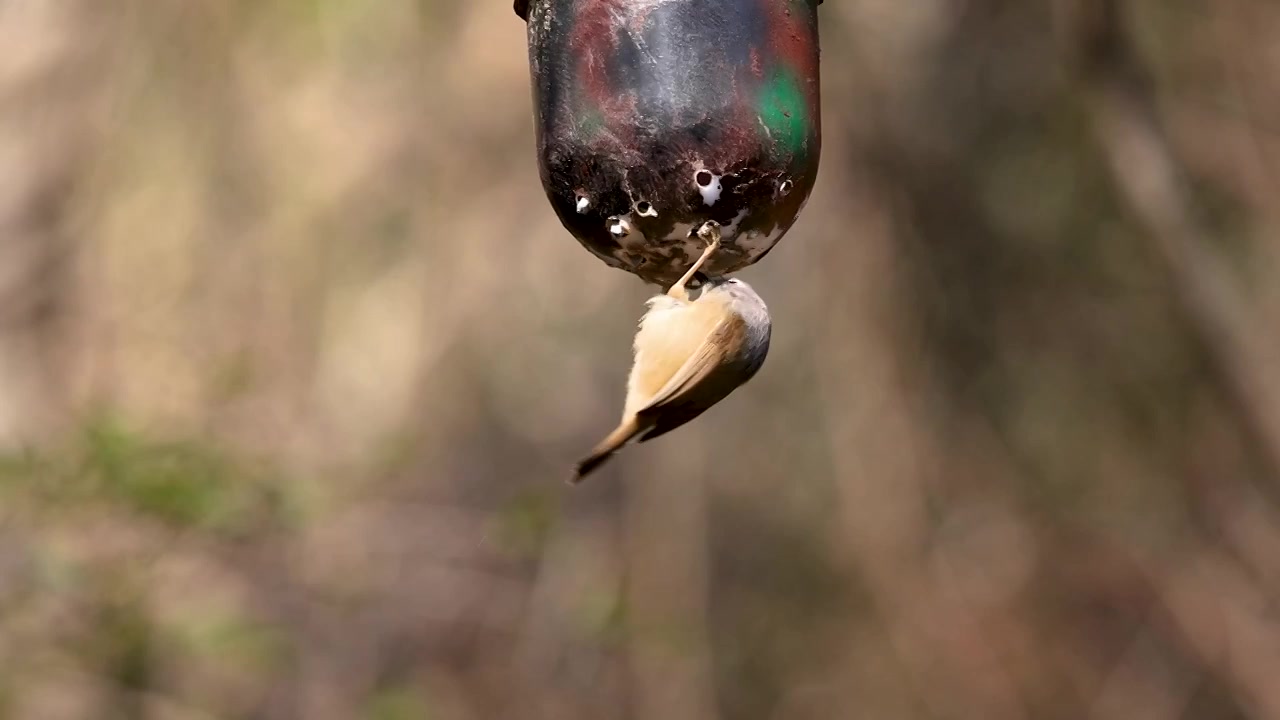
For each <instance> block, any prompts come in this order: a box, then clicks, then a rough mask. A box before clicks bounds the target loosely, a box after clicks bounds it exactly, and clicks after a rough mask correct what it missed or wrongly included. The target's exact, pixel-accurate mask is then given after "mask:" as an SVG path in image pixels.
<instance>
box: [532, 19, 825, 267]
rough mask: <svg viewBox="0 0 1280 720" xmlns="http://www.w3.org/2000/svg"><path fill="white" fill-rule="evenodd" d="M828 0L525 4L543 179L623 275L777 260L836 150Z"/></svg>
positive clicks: (558, 208) (562, 211)
mask: <svg viewBox="0 0 1280 720" xmlns="http://www.w3.org/2000/svg"><path fill="white" fill-rule="evenodd" d="M820 2H821V0H516V3H515V10H516V13H517V14H518V15H519V16H520V17H521V18H524V19H525V20H526V21H527V23H528V40H529V66H530V71H531V75H532V81H533V100H534V109H535V114H536V131H537V145H538V167H539V170H540V174H541V177H542V185H543V188H544V189H545V190H546V193H547V197H548V199H549V200H550V201H551V205H552V207H553V208H554V209H555V212H556V215H557V216H559V218H560V221H561V222H562V223H563V224H564V226H565V228H567V229H568V230H569V232H571V233H572V234H573V235H574V237H576V238H577V239H578V241H579V242H581V243H582V245H583V246H584V247H586V248H587V249H588V250H590V251H591V252H592V253H594V254H595V255H596V256H597V257H599V258H600V259H602V260H604V261H605V262H606V263H608V264H609V265H611V266H613V267H616V268H620V269H622V270H626V271H627V272H630V273H633V274H635V275H637V276H639V277H640V278H641V279H643V280H645V281H647V282H651V283H656V284H659V285H663V286H667V285H670V284H671V283H672V282H674V281H675V280H676V279H678V278H679V277H680V275H681V274H682V273H683V272H684V271H685V270H686V269H687V268H688V267H689V266H690V265H691V264H692V263H693V262H694V260H695V259H697V258H698V257H699V255H700V254H701V253H702V250H703V248H704V242H703V241H702V240H701V239H700V238H699V237H698V233H697V231H698V229H699V228H700V227H702V225H703V224H704V223H706V222H708V221H715V222H716V223H718V224H719V226H720V228H721V237H722V240H723V243H722V246H721V249H720V251H719V252H717V253H716V255H715V257H714V258H712V259H711V260H710V261H709V262H708V264H707V266H706V267H705V268H704V272H705V273H706V274H707V275H709V276H719V275H726V274H728V273H731V272H734V271H737V270H740V269H742V268H744V267H746V266H748V265H751V264H752V263H754V262H756V261H758V260H759V259H760V258H761V257H763V256H764V255H765V254H766V253H767V252H769V250H770V249H772V248H773V246H774V245H775V244H776V243H777V242H778V240H780V239H781V238H782V236H783V234H784V233H786V231H787V230H788V229H789V228H790V227H791V225H792V223H794V222H795V220H796V217H797V216H798V215H799V213H800V210H801V208H803V206H804V204H805V201H806V200H807V199H808V196H809V192H810V190H811V189H812V188H813V183H814V179H815V177H816V175H817V171H818V156H819V152H820V148H821V137H822V136H821V124H820V120H819V109H820V106H819V93H818V19H817V5H818V4H819V3H820Z"/></svg>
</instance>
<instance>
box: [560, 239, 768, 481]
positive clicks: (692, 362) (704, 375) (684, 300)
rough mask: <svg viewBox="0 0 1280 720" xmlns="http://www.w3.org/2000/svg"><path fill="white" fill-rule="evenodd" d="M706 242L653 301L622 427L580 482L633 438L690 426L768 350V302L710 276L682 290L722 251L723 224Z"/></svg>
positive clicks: (585, 463) (580, 472)
mask: <svg viewBox="0 0 1280 720" xmlns="http://www.w3.org/2000/svg"><path fill="white" fill-rule="evenodd" d="M698 237H700V238H702V239H703V240H705V241H706V242H707V248H706V250H704V251H703V253H702V256H701V257H699V258H698V261H697V262H695V263H694V264H693V267H691V268H689V271H688V272H686V273H685V274H684V276H683V277H681V278H680V279H679V280H678V281H676V283H675V284H674V285H672V286H671V289H669V290H667V292H666V293H665V294H663V295H656V296H654V297H652V298H650V299H649V301H648V303H647V305H648V308H649V309H648V311H646V312H645V314H644V317H643V318H641V320H640V330H639V332H637V333H636V339H635V363H634V365H633V366H632V368H631V377H630V378H629V380H628V381H627V402H626V408H625V410H624V411H623V413H622V422H621V423H620V424H619V425H618V428H617V429H616V430H614V431H613V432H612V433H610V434H609V436H608V437H606V438H605V439H604V440H602V441H600V444H599V445H597V446H596V447H595V449H594V450H592V451H591V454H590V455H588V456H587V457H586V458H584V459H583V460H582V461H581V462H579V463H578V465H577V468H576V470H575V472H574V475H573V478H572V479H571V480H570V482H572V483H579V482H581V481H582V479H583V478H584V477H586V476H587V474H588V473H590V472H591V471H592V470H595V469H596V468H598V467H599V466H600V465H601V464H602V463H604V462H605V461H606V460H608V459H609V457H610V456H611V455H613V454H614V453H615V452H617V451H618V450H620V449H621V448H622V446H623V445H626V444H627V443H628V442H630V441H631V440H632V439H636V438H638V440H637V441H638V442H645V441H646V440H652V439H654V438H656V437H658V436H659V435H663V434H665V433H668V432H670V431H672V430H674V429H676V428H678V427H680V426H681V425H683V424H685V423H687V422H689V421H690V420H692V419H694V418H696V417H697V416H699V415H701V414H702V413H703V412H705V411H706V410H707V409H708V408H710V407H711V406H712V405H715V404H716V403H718V402H720V401H721V400H723V399H724V398H725V397H726V396H728V395H729V393H731V392H733V391H734V390H736V389H737V388H738V387H739V386H741V385H743V384H744V383H746V382H747V381H748V380H750V379H751V378H752V377H753V376H754V375H755V374H756V371H758V370H759V369H760V366H761V365H763V364H764V358H765V355H766V354H767V353H768V352H769V335H770V331H771V328H772V322H771V320H770V319H769V310H768V308H767V307H765V304H764V301H763V300H761V299H760V296H759V295H757V294H756V293H755V291H754V290H752V289H751V286H749V285H747V284H746V283H744V282H742V281H741V280H736V279H734V278H711V279H708V280H706V281H704V282H703V283H702V284H701V285H699V286H698V287H697V288H695V290H694V292H695V293H696V297H690V294H689V291H688V290H687V289H686V288H685V286H686V285H687V284H688V283H689V281H690V280H692V279H693V277H694V275H695V274H696V273H697V272H698V270H699V268H701V267H702V265H703V264H704V263H705V262H706V261H707V260H708V259H709V258H710V257H711V256H712V255H714V254H715V252H716V251H717V250H719V249H720V226H719V225H718V224H717V223H715V222H707V223H705V224H704V225H703V226H702V227H701V228H699V229H698Z"/></svg>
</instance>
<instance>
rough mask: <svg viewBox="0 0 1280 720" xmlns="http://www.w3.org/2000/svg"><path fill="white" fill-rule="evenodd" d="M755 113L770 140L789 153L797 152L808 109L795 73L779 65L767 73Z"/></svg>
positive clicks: (806, 130)
mask: <svg viewBox="0 0 1280 720" xmlns="http://www.w3.org/2000/svg"><path fill="white" fill-rule="evenodd" d="M759 112H760V119H761V121H763V122H764V126H765V127H766V128H768V129H769V135H770V137H771V138H772V139H773V141H774V143H776V144H778V145H780V146H782V147H783V148H785V149H786V150H787V151H788V152H791V153H793V154H795V153H798V152H800V150H801V149H802V148H803V147H804V143H805V140H806V139H807V138H808V136H809V112H808V105H807V103H806V101H805V97H804V92H803V91H802V90H801V88H800V83H799V82H798V81H797V79H796V76H795V74H793V73H791V72H789V71H787V70H785V69H781V68H779V69H775V70H774V71H773V72H772V73H771V75H770V77H769V81H768V83H766V84H765V87H764V90H763V92H761V94H760V101H759Z"/></svg>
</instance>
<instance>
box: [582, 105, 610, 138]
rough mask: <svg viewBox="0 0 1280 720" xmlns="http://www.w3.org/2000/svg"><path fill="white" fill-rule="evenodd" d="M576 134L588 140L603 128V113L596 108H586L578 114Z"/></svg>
mask: <svg viewBox="0 0 1280 720" xmlns="http://www.w3.org/2000/svg"><path fill="white" fill-rule="evenodd" d="M577 130H578V135H579V136H581V137H583V138H586V139H588V140H590V139H591V138H594V137H596V136H597V135H599V134H600V133H601V132H602V131H603V130H604V115H602V114H601V113H600V112H599V111H598V110H587V111H584V112H582V113H579V114H578V117H577Z"/></svg>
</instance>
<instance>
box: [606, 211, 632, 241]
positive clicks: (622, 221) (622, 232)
mask: <svg viewBox="0 0 1280 720" xmlns="http://www.w3.org/2000/svg"><path fill="white" fill-rule="evenodd" d="M609 233H610V234H611V235H613V236H614V237H615V238H623V237H626V236H628V235H630V234H631V223H628V222H627V219H626V218H622V217H618V216H617V215H614V216H613V217H611V218H609Z"/></svg>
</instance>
